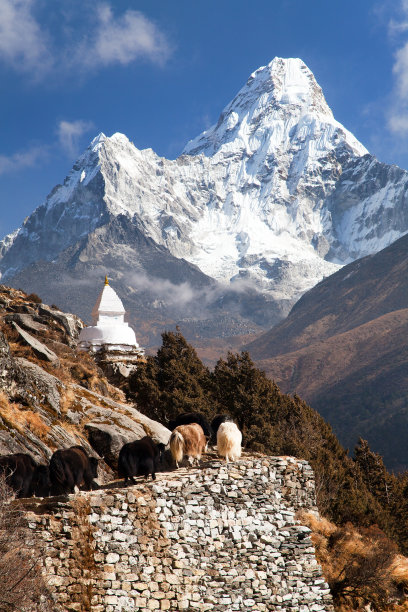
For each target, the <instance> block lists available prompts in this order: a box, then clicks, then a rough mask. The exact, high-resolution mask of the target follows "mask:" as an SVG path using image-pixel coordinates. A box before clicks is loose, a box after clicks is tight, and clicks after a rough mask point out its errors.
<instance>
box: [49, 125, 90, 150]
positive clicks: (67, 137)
mask: <svg viewBox="0 0 408 612" xmlns="http://www.w3.org/2000/svg"><path fill="white" fill-rule="evenodd" d="M93 128H94V124H93V123H92V121H84V120H82V119H78V120H76V121H60V122H59V124H58V128H57V133H58V140H59V143H60V145H61V147H62V148H63V149H64V151H65V152H66V153H68V155H70V156H71V157H74V156H75V155H76V154H77V153H78V148H79V139H80V138H81V136H83V134H86V133H87V132H89V131H90V130H92V129H93Z"/></svg>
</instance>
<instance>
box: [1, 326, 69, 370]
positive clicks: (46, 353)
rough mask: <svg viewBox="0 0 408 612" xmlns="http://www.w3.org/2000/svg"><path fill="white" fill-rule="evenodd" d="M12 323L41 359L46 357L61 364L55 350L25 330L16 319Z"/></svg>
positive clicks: (47, 359) (55, 363)
mask: <svg viewBox="0 0 408 612" xmlns="http://www.w3.org/2000/svg"><path fill="white" fill-rule="evenodd" d="M12 325H13V327H14V329H15V330H16V331H17V333H18V334H19V336H21V338H22V339H23V340H24V342H26V343H27V344H28V345H29V346H30V347H31V348H32V349H33V351H34V353H35V354H36V355H37V356H38V357H40V359H45V360H46V361H50V362H51V363H52V364H54V365H59V360H58V357H57V356H56V354H55V353H54V352H53V351H51V350H50V349H49V348H47V347H46V346H45V344H43V343H42V342H39V341H38V340H36V339H35V338H33V336H32V335H31V334H29V333H28V332H26V331H23V330H22V329H21V327H19V326H18V325H17V323H16V322H15V321H12Z"/></svg>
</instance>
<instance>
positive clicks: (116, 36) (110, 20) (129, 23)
mask: <svg viewBox="0 0 408 612" xmlns="http://www.w3.org/2000/svg"><path fill="white" fill-rule="evenodd" d="M41 9H42V10H44V5H43V4H42V3H40V2H39V1H38V0H0V62H3V63H5V64H7V65H8V66H10V67H12V68H13V69H14V70H16V71H18V72H24V73H25V74H30V76H32V77H33V78H34V79H37V80H38V79H39V78H41V77H44V76H46V75H49V74H50V73H51V74H57V72H58V74H61V73H69V72H71V73H77V72H78V71H81V72H86V71H87V70H91V69H92V70H96V69H101V68H104V67H107V66H112V65H115V64H116V65H118V64H119V65H128V64H130V63H132V62H135V61H140V60H148V61H150V62H153V63H156V64H163V63H164V62H165V61H166V60H167V59H168V57H169V55H170V53H171V49H170V45H169V43H168V41H167V38H166V36H165V35H164V34H163V32H162V31H161V30H160V29H159V27H158V26H157V25H156V24H155V23H154V22H153V21H151V20H150V19H149V18H148V17H146V16H145V15H144V14H143V13H141V12H140V11H135V10H127V11H125V12H124V13H122V14H119V15H115V14H114V13H113V10H112V8H111V6H110V5H109V4H107V3H95V4H93V3H92V10H84V11H83V13H82V14H81V20H79V18H78V14H77V13H75V18H76V21H75V22H74V21H72V20H73V13H72V11H71V12H70V11H66V10H64V8H61V7H58V4H57V3H56V4H55V5H54V10H53V18H54V20H55V19H56V18H57V17H58V20H59V22H58V23H59V29H58V30H57V31H55V30H54V35H53V36H52V32H51V30H50V31H48V30H46V29H45V27H44V26H42V25H41V24H40V21H39V19H37V18H36V15H35V12H36V10H38V11H40V10H41Z"/></svg>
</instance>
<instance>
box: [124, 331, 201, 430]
mask: <svg viewBox="0 0 408 612" xmlns="http://www.w3.org/2000/svg"><path fill="white" fill-rule="evenodd" d="M162 339H163V342H162V346H161V347H160V349H159V350H158V352H157V355H156V356H155V357H148V358H147V360H146V363H145V364H141V365H140V366H139V367H138V368H137V370H136V372H135V373H134V374H133V375H132V376H131V377H130V379H129V391H130V394H131V396H132V397H133V398H134V399H135V400H136V402H137V406H138V408H139V409H140V410H141V411H142V412H144V413H145V414H147V415H149V416H151V417H152V418H155V419H157V420H159V421H160V422H162V423H163V424H166V423H167V422H168V421H169V420H170V419H173V418H174V417H176V416H177V415H178V414H180V413H182V412H201V413H203V414H206V415H209V414H210V413H211V409H212V405H213V402H212V401H211V398H210V373H209V371H208V368H206V367H205V366H204V365H203V364H202V362H201V361H200V359H199V357H198V356H197V353H196V351H195V350H194V348H193V347H192V346H191V345H190V344H188V342H187V341H186V340H185V338H184V337H183V336H182V334H181V333H180V332H179V331H177V332H164V333H163V334H162Z"/></svg>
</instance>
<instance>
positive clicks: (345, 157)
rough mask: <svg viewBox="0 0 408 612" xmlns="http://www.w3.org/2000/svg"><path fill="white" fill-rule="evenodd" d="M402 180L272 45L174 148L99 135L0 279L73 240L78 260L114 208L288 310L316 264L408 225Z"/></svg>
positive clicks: (319, 272) (331, 264)
mask: <svg viewBox="0 0 408 612" xmlns="http://www.w3.org/2000/svg"><path fill="white" fill-rule="evenodd" d="M407 187H408V173H407V172H405V171H404V170H401V169H399V168H397V167H395V166H388V165H386V164H381V163H380V162H378V161H377V160H376V159H375V158H374V157H373V156H371V155H369V153H368V152H367V150H366V149H365V147H364V146H363V145H362V144H361V143H359V142H358V141H357V140H356V138H355V137H354V136H353V135H352V134H351V133H350V132H348V131H347V130H346V129H345V128H344V127H343V126H342V125H341V124H340V123H338V122H337V121H336V120H335V119H334V117H333V114H332V112H331V110H330V108H329V107H328V105H327V103H326V101H325V98H324V96H323V93H322V90H321V88H320V87H319V86H318V84H317V83H316V80H315V78H314V76H313V74H312V72H311V71H310V70H309V69H308V68H307V66H306V65H305V64H304V63H303V62H302V61H301V60H299V59H281V58H275V59H274V60H273V61H272V62H271V63H270V64H268V65H267V66H265V67H262V68H259V69H258V70H256V71H255V72H254V73H253V74H252V75H251V76H250V78H249V79H248V81H247V83H246V84H245V86H244V87H243V88H242V89H241V90H240V91H239V92H238V94H237V96H236V97H235V98H234V99H233V100H232V102H231V103H230V104H229V105H228V106H227V107H226V108H225V109H224V111H223V112H222V113H221V116H220V118H219V120H218V122H217V124H216V125H214V126H213V127H211V128H210V129H209V130H207V131H205V132H203V133H202V134H201V135H200V136H198V137H197V138H195V139H194V140H192V141H190V142H189V143H188V144H187V146H186V147H185V149H184V152H183V154H182V155H181V156H180V157H178V158H177V159H176V160H167V159H164V158H161V157H159V156H158V155H156V154H155V153H154V152H153V151H152V150H151V149H146V150H138V149H137V148H136V147H135V146H134V145H133V144H132V143H131V142H130V141H129V140H128V139H127V137H126V136H124V135H123V134H114V135H113V136H111V137H110V138H107V137H106V136H104V135H103V134H100V135H99V136H98V137H97V138H95V139H94V140H93V141H92V143H91V145H90V146H89V148H88V149H87V150H86V151H85V153H84V154H83V155H82V156H81V157H80V158H79V159H78V160H77V162H76V163H75V165H74V167H73V169H72V171H71V173H70V174H69V175H68V177H67V178H66V179H65V182H64V184H63V185H58V186H57V187H55V188H54V189H53V191H52V192H51V194H50V195H49V196H48V198H47V199H46V201H45V203H44V204H43V205H42V206H40V207H39V208H37V209H36V210H35V211H34V212H33V214H32V215H31V216H30V217H28V219H27V220H26V221H25V222H24V224H23V226H22V227H21V228H20V229H19V230H17V231H16V232H14V233H13V234H12V235H10V236H7V237H6V238H5V239H4V240H3V242H2V243H1V244H0V257H1V259H0V271H1V273H2V281H3V282H4V281H9V280H12V279H13V278H15V277H16V275H17V274H21V273H22V271H24V269H26V268H27V266H29V265H30V264H35V262H38V261H43V262H44V261H45V262H56V263H57V262H58V261H60V260H61V258H63V253H65V252H66V250H67V249H72V248H73V247H74V246H75V245H77V247H75V249H77V250H76V252H77V255H76V257H77V259H76V261H78V260H80V261H83V260H81V246H80V245H81V241H82V242H83V241H84V240H85V239H86V240H88V244H89V237H90V236H94V235H95V232H96V231H97V229H98V228H101V227H104V226H107V225H108V224H109V223H110V222H111V221H112V219H115V218H120V219H121V223H123V222H126V223H128V224H130V225H131V226H132V227H134V228H136V229H137V231H138V232H139V233H140V234H141V235H143V236H144V237H145V238H146V239H147V240H149V241H151V244H152V245H156V246H157V247H160V248H162V249H163V248H164V249H165V250H166V252H167V253H168V254H169V256H170V257H171V258H174V261H176V260H177V259H179V260H180V259H182V260H183V261H184V264H186V265H187V264H189V265H190V266H192V268H191V269H194V270H196V269H197V268H198V269H199V271H201V273H203V274H204V275H205V276H206V277H207V278H208V279H214V280H215V281H216V282H217V283H218V284H221V286H225V287H228V286H229V287H231V286H232V287H234V288H235V290H236V291H239V290H240V288H241V289H242V290H245V291H248V289H249V288H255V289H256V291H257V292H258V293H260V294H263V295H264V296H266V299H267V300H268V301H270V302H271V303H274V304H275V306H276V308H277V309H278V311H279V312H280V316H282V315H283V314H284V313H285V312H287V311H288V309H289V307H290V306H291V305H292V304H293V303H294V302H295V301H296V299H297V298H298V297H299V296H300V295H301V294H302V293H304V292H305V291H306V290H307V289H309V288H310V287H312V286H313V285H315V284H316V283H317V282H318V281H320V280H321V279H322V278H323V277H324V276H327V275H328V274H331V273H333V272H334V271H336V270H337V269H338V268H339V267H340V266H341V265H343V264H344V263H347V262H350V261H352V260H353V259H356V258H358V257H361V256H363V255H367V254H369V253H373V252H375V251H378V250H379V249H381V248H383V247H384V246H386V245H387V244H390V243H391V242H392V241H394V240H395V239H397V238H398V237H400V236H401V235H402V234H404V233H405V232H407V231H408V207H407V205H406V196H405V193H406V189H407ZM124 220H125V221H124ZM105 240H107V244H106V245H105V247H106V248H108V243H109V232H105ZM101 248H102V247H101ZM132 248H133V246H132V244H129V245H127V250H126V249H124V250H123V253H122V257H123V270H125V269H126V257H128V251H129V250H132ZM102 250H103V248H102ZM130 259H131V258H130ZM64 261H65V260H64ZM70 261H71V260H70ZM172 261H173V259H172ZM93 263H94V262H91V261H89V265H90V266H92V264H93ZM184 264H183V265H184ZM67 265H68V264H67ZM71 265H72V261H71ZM153 269H154V266H153ZM112 274H113V271H112ZM158 276H159V277H160V271H159V270H158ZM268 323H270V321H268Z"/></svg>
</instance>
